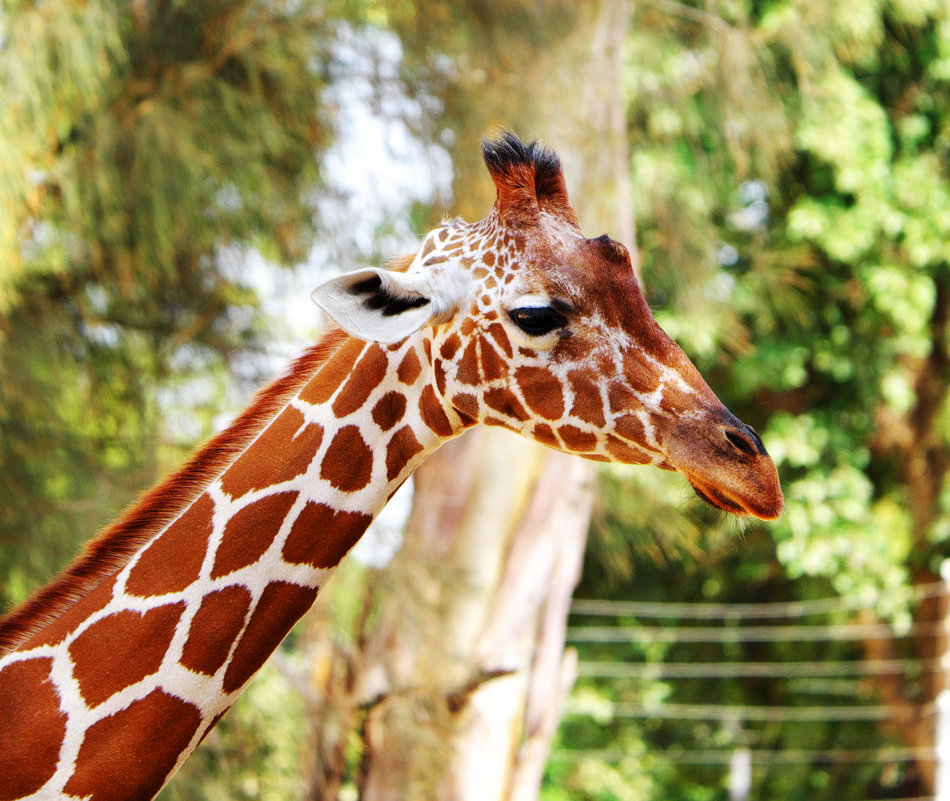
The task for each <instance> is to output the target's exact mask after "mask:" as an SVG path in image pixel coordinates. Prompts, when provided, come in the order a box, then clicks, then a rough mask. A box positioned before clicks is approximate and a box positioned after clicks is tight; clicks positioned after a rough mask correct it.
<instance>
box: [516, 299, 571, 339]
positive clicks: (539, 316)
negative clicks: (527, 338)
mask: <svg viewBox="0 0 950 801" xmlns="http://www.w3.org/2000/svg"><path fill="white" fill-rule="evenodd" d="M508 316H509V317H510V318H511V320H512V322H513V323H514V324H515V325H516V326H518V328H520V329H521V330H522V331H524V332H525V333H526V334H530V335H531V336H535V337H540V336H544V335H545V334H550V333H551V332H552V331H554V330H555V329H557V328H563V327H564V326H565V325H567V317H565V316H564V315H563V314H561V312H559V311H557V309H553V308H551V307H550V306H525V307H523V308H521V309H512V310H511V311H510V312H508Z"/></svg>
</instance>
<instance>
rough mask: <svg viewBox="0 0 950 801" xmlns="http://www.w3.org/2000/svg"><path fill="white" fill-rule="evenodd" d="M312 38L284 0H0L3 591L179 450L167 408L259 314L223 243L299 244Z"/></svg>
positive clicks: (270, 251)
mask: <svg viewBox="0 0 950 801" xmlns="http://www.w3.org/2000/svg"><path fill="white" fill-rule="evenodd" d="M330 41H331V31H330V30H329V28H328V27H327V24H326V19H325V15H324V13H323V11H322V10H321V9H314V8H313V7H310V6H307V5H301V4H299V3H294V2H277V3H272V2H252V1H247V2H243V1H242V2H236V1H235V0H212V1H211V2H203V3H200V4H188V3H179V2H170V1H168V0H160V1H158V2H144V1H139V0H135V1H134V2H133V1H130V2H108V0H91V1H90V2H88V3H81V4H77V3H72V2H59V1H58V0H54V1H53V2H48V3H41V4H36V3H30V2H16V1H14V0H10V2H5V3H3V6H2V10H0V86H2V87H3V89H2V96H3V100H4V104H5V109H6V111H5V113H4V114H2V115H0V117H2V119H0V193H2V194H0V204H2V206H3V208H4V209H5V213H4V215H3V220H2V221H0V265H2V266H0V432H2V437H0V497H2V498H3V503H2V505H0V576H3V580H2V581H0V607H2V606H6V605H7V604H9V603H11V602H14V601H16V600H19V599H20V598H22V597H23V596H24V595H25V593H26V592H27V591H28V589H29V588H30V586H31V585H33V584H35V582H36V581H37V580H38V579H39V578H43V577H46V576H47V575H48V574H49V573H50V572H52V571H53V570H54V569H56V568H57V567H59V566H60V565H61V564H62V563H63V562H64V561H65V560H66V559H67V558H68V557H69V556H70V555H72V554H73V553H75V552H76V550H77V549H78V546H79V543H80V542H81V541H82V540H83V539H85V538H86V537H88V536H89V535H90V533H91V532H92V531H94V530H95V529H96V528H97V527H98V526H99V525H101V524H102V523H103V522H105V521H106V520H108V519H109V518H110V517H112V516H113V514H114V513H115V511H116V510H117V509H118V508H119V507H121V505H123V504H124V503H126V502H127V500H128V499H129V498H130V496H131V494H132V493H134V492H135V491H137V490H138V489H139V488H141V487H142V486H144V485H145V484H146V483H148V482H149V481H150V480H151V478H152V477H153V476H154V475H155V474H156V473H157V472H162V471H164V470H165V469H167V467H168V466H169V463H170V462H172V463H173V462H174V461H177V460H178V459H180V458H181V455H182V454H181V453H180V452H174V453H172V454H165V455H164V456H163V446H162V443H163V441H167V440H168V439H169V436H170V434H169V432H168V431H167V429H166V428H165V427H164V425H163V412H165V411H167V407H168V406H169V405H174V404H181V403H185V404H187V403H188V401H187V400H186V398H185V395H186V391H187V390H189V389H192V390H193V389H194V388H195V387H196V386H198V384H197V382H199V381H201V382H205V383H206V384H207V385H206V386H202V387H200V391H199V393H198V394H201V393H202V392H203V394H204V396H205V397H207V396H208V395H209V394H213V392H214V389H213V388H214V386H215V383H216V381H217V382H219V383H222V384H223V382H224V381H225V378H224V370H223V367H224V366H225V363H226V361H227V360H228V359H230V358H231V357H234V356H235V355H236V354H238V353H239V351H241V350H242V349H245V348H247V347H248V345H249V342H250V338H253V335H254V333H255V331H256V330H257V328H258V323H257V320H256V300H255V297H254V293H253V291H252V290H251V289H250V288H249V287H248V285H247V283H246V282H245V280H244V279H243V277H242V276H241V274H240V271H241V264H242V262H241V259H240V257H239V256H237V255H236V254H237V253H239V251H240V249H242V248H256V249H258V250H259V251H261V252H262V253H264V254H265V255H266V256H267V257H269V258H272V259H274V260H277V261H283V262H291V261H294V260H298V259H300V258H302V257H303V256H304V255H305V254H306V252H307V249H308V242H309V241H310V238H311V235H312V232H313V226H314V223H313V217H314V212H313V209H312V207H311V204H310V203H309V202H308V192H311V191H312V190H313V188H314V187H315V186H317V185H318V183H319V154H320V151H321V149H322V148H324V147H325V146H326V145H327V143H328V141H329V138H330V135H331V131H332V125H331V120H330V118H329V116H328V115H327V113H326V110H325V109H324V108H323V106H322V104H321V89H322V86H323V84H324V82H325V78H326V64H327V62H328V60H329V58H330V55H329V48H330V44H329V43H330ZM216 370H217V371H218V372H217V379H216V378H215V375H216V373H215V371H216ZM199 376H201V378H199ZM162 398H163V399H164V400H161V401H160V399H162ZM195 411H196V412H198V413H199V414H200V410H198V409H195ZM209 422H210V421H209V419H208V417H207V416H205V419H204V421H203V423H202V422H201V421H198V422H196V423H195V424H194V426H193V428H191V429H189V430H188V431H187V433H185V434H183V435H181V436H180V437H179V438H180V439H183V440H185V442H184V445H185V446H186V447H190V446H191V445H192V444H193V441H194V440H195V439H197V438H198V437H199V436H201V435H203V434H204V433H206V432H207V429H208V424H209ZM171 436H172V437H174V436H175V435H174V433H172V434H171ZM26 541H29V542H30V543H31V547H30V548H29V549H26V548H23V547H21V543H24V542H26Z"/></svg>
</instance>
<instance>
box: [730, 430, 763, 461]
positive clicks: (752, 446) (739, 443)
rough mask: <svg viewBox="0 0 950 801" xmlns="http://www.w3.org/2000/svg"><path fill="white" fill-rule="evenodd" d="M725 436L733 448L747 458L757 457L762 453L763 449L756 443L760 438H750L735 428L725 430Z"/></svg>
mask: <svg viewBox="0 0 950 801" xmlns="http://www.w3.org/2000/svg"><path fill="white" fill-rule="evenodd" d="M723 434H724V435H725V437H726V440H727V441H728V442H729V444H730V445H732V447H733V448H735V449H736V450H737V451H739V452H740V453H744V454H745V455H746V456H756V455H757V454H758V453H759V452H760V451H761V447H760V446H759V444H758V443H757V441H756V440H758V437H753V436H749V435H748V434H746V433H745V432H743V431H739V430H738V429H735V428H724V429H723Z"/></svg>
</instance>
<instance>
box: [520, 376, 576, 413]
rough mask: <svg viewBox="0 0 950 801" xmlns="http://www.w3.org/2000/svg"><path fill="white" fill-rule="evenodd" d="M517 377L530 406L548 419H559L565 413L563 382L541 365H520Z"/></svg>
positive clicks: (533, 410)
mask: <svg viewBox="0 0 950 801" xmlns="http://www.w3.org/2000/svg"><path fill="white" fill-rule="evenodd" d="M515 379H516V380H517V381H518V386H519V387H520V388H521V395H522V397H523V398H524V399H525V403H527V404H528V407H529V408H530V409H531V411H532V412H534V413H535V414H537V415H540V416H541V417H543V418H545V419H547V420H557V419H559V418H560V417H561V415H563V414H564V392H563V389H562V387H561V382H560V381H558V379H557V378H556V377H555V376H553V375H551V374H550V373H549V372H548V371H547V370H544V369H542V368H540V367H519V368H518V369H517V370H516V371H515Z"/></svg>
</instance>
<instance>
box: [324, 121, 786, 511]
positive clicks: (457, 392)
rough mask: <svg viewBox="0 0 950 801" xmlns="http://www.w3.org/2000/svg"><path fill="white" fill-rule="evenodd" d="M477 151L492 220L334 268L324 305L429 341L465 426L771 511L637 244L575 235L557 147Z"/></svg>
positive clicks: (766, 461)
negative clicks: (652, 298) (353, 267)
mask: <svg viewBox="0 0 950 801" xmlns="http://www.w3.org/2000/svg"><path fill="white" fill-rule="evenodd" d="M483 151H484V156H485V163H486V165H487V166H488V171H489V173H490V174H491V177H492V180H493V181H494V183H495V186H496V188H497V200H496V202H495V205H494V207H493V208H492V210H491V213H490V214H489V216H488V217H486V218H485V219H484V220H482V221H481V222H478V223H472V224H469V223H465V222H463V221H460V220H453V221H449V222H447V223H445V224H443V225H441V226H439V227H438V228H435V229H434V230H433V231H431V232H430V233H429V234H428V236H427V237H426V238H425V241H424V242H423V244H422V246H421V248H420V249H419V252H418V253H417V254H416V256H415V258H413V259H412V261H411V263H410V264H409V265H408V269H407V270H406V271H404V272H392V271H386V270H377V269H366V270H358V271H356V272H352V273H348V274H345V275H342V276H338V277H336V278H334V279H331V280H330V281H327V282H325V283H323V284H321V285H320V286H319V287H317V289H315V290H314V292H313V299H314V301H315V302H316V303H317V304H318V305H319V306H320V307H321V308H323V309H324V310H325V311H326V312H327V313H328V314H329V315H330V317H331V318H333V319H334V320H335V321H336V322H337V323H338V324H339V325H340V326H341V327H342V328H343V329H344V330H346V331H347V332H348V333H350V334H352V335H353V336H356V337H359V338H362V339H366V340H371V341H375V342H381V343H398V342H400V341H402V340H404V339H405V338H407V337H409V336H413V335H416V332H420V335H421V336H424V337H427V340H426V343H425V344H426V352H427V353H428V354H429V356H430V358H431V362H432V374H433V375H434V378H435V384H436V388H437V390H438V392H439V394H440V396H441V398H442V400H443V401H444V402H445V403H446V404H449V405H451V406H452V407H454V409H455V411H456V412H457V413H458V415H459V416H460V417H461V418H462V419H463V421H465V422H466V423H475V422H484V423H487V424H489V425H500V426H504V427H506V428H509V429H512V430H515V431H517V432H519V433H521V434H524V435H526V436H528V437H531V438H533V439H535V440H538V441H539V442H542V443H544V444H545V445H549V446H552V447H555V448H558V449H560V450H564V451H569V452H572V453H577V454H580V455H581V456H585V457H587V458H590V459H595V460H598V461H615V462H624V463H629V464H644V463H652V464H654V465H656V466H657V467H660V468H662V469H666V470H676V471H678V472H679V473H681V474H682V475H683V476H685V478H686V479H687V481H689V483H690V484H691V485H692V486H693V488H694V489H695V490H696V492H697V493H698V494H699V495H700V496H701V497H702V498H703V499H704V500H706V501H707V502H708V503H710V504H712V505H713V506H715V507H718V508H720V509H724V510H726V511H728V512H732V513H736V514H751V515H755V516H756V517H760V518H763V519H772V518H775V517H777V516H778V515H779V514H780V513H781V510H782V506H783V498H782V490H781V487H780V484H779V479H778V474H777V472H776V469H775V465H774V464H773V462H772V460H771V458H770V457H769V455H768V454H767V453H766V451H765V448H764V446H763V445H762V440H761V439H760V438H759V436H758V434H756V432H755V431H754V430H753V429H752V428H751V427H749V426H747V425H745V424H744V423H742V422H740V421H739V420H738V419H737V418H736V417H734V416H733V415H732V414H731V413H730V412H729V410H728V409H726V407H725V406H724V405H723V404H722V403H721V402H720V401H719V399H718V398H717V397H716V395H715V393H713V391H712V390H711V389H710V388H709V386H708V385H707V384H706V382H705V381H704V380H703V378H702V376H700V374H699V372H698V371H697V370H696V368H695V367H694V366H693V364H692V363H691V362H690V361H689V359H688V358H687V357H686V355H685V354H684V353H683V351H682V350H680V348H679V347H678V346H677V345H676V343H674V342H673V340H672V339H670V337H669V336H667V335H666V333H664V331H663V330H662V329H661V328H660V327H659V325H658V324H657V323H656V321H655V320H654V319H653V316H652V314H651V313H650V309H649V307H648V306H647V303H646V301H645V299H644V297H643V293H642V291H641V289H640V286H639V284H638V282H637V278H636V276H635V274H634V271H633V267H632V264H631V260H630V254H629V253H628V251H627V249H626V248H625V247H624V246H623V245H621V244H620V243H619V242H615V241H614V240H612V239H610V238H609V237H608V236H606V235H604V236H600V237H596V238H593V239H588V238H587V237H585V236H584V234H583V233H582V232H581V230H580V225H579V223H578V220H577V217H576V215H575V214H574V211H573V209H572V208H571V206H570V203H569V202H568V197H567V191H566V188H565V184H564V178H563V175H562V173H561V166H560V162H559V160H558V158H557V156H556V155H555V154H554V153H553V152H551V151H550V150H547V149H545V148H543V147H541V146H539V145H538V144H537V143H532V144H531V145H524V144H523V143H522V142H521V141H519V140H518V138H517V137H515V136H514V135H513V134H504V135H503V136H502V137H501V139H499V140H488V141H486V142H485V143H484V146H483Z"/></svg>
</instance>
